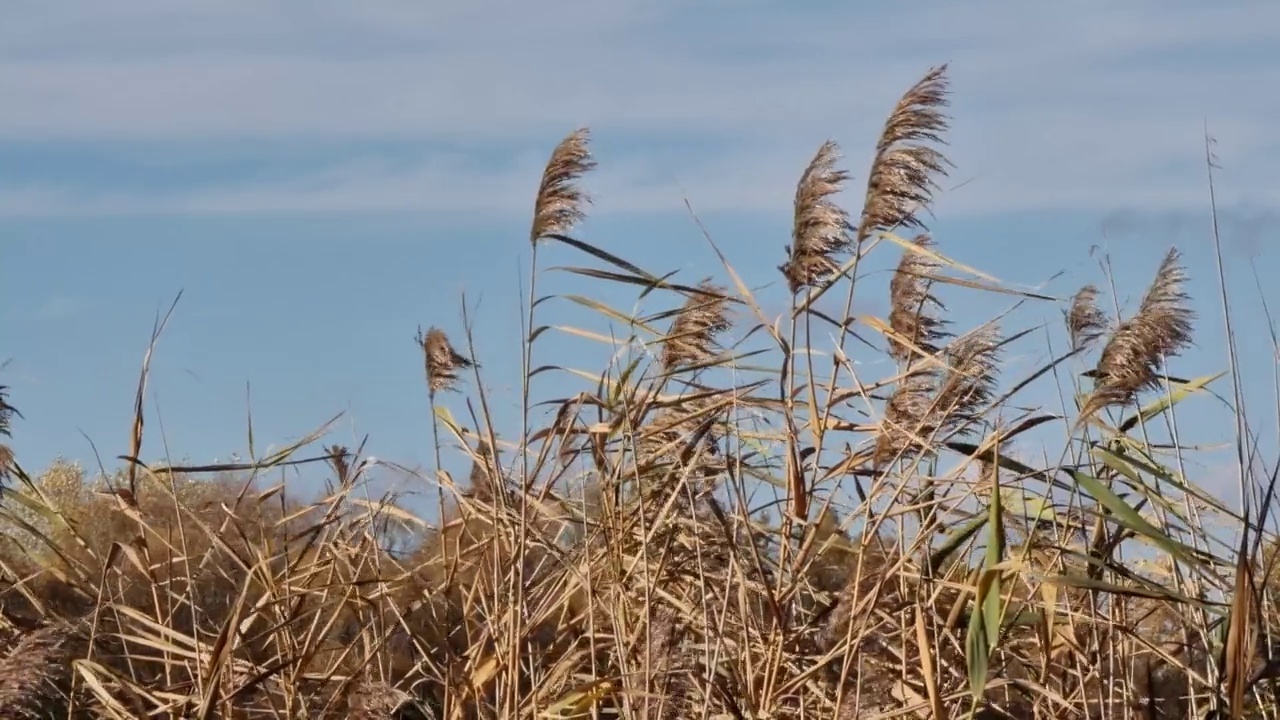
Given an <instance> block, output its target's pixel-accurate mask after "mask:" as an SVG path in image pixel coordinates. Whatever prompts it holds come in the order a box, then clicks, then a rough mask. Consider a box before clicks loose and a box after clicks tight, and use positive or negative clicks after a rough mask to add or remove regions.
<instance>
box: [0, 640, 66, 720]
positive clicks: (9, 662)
mask: <svg viewBox="0 0 1280 720" xmlns="http://www.w3.org/2000/svg"><path fill="white" fill-rule="evenodd" d="M66 639H67V634H66V632H65V631H63V630H60V629H57V628H52V627H45V628H41V629H39V630H36V631H35V632H32V633H29V634H27V635H26V636H24V637H22V639H21V640H19V641H18V642H17V643H16V644H14V645H13V647H12V648H10V649H9V651H8V652H7V653H4V654H3V655H0V717H12V718H19V717H31V718H35V717H40V716H41V713H40V712H38V710H39V708H40V706H41V701H42V700H43V699H44V698H45V696H46V694H47V691H48V690H51V689H52V688H50V687H48V685H49V683H50V681H51V680H52V679H53V678H52V677H51V674H50V671H51V670H56V669H57V668H60V667H63V665H64V663H65V662H66V660H65V658H63V657H62V653H61V648H62V646H63V644H64V642H65V641H66Z"/></svg>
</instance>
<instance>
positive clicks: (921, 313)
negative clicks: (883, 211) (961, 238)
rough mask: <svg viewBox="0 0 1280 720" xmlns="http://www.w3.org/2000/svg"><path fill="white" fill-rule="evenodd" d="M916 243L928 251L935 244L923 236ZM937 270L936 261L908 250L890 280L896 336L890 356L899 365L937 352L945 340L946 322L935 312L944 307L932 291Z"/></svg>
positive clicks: (890, 318) (892, 324)
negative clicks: (917, 355) (918, 355)
mask: <svg viewBox="0 0 1280 720" xmlns="http://www.w3.org/2000/svg"><path fill="white" fill-rule="evenodd" d="M913 243H914V244H915V245H916V246H917V247H920V248H926V249H927V248H928V247H929V246H930V245H932V244H933V241H932V240H931V239H930V238H929V236H928V235H920V236H918V237H916V239H915V240H914V241H913ZM937 269H938V263H937V261H936V260H934V259H933V258H931V257H929V256H928V255H926V254H924V253H922V252H913V251H910V250H906V251H904V252H903V253H902V259H901V260H899V261H898V268H897V270H896V271H894V273H893V279H892V280H890V281H889V306H890V308H889V327H890V328H892V329H893V331H894V335H895V337H890V338H889V355H890V356H891V357H892V358H893V359H895V360H897V361H899V362H905V361H907V360H909V359H911V358H912V357H913V356H914V355H916V354H918V353H919V352H924V353H928V354H933V353H934V352H936V351H937V349H938V348H937V343H938V341H939V340H941V339H942V338H943V337H945V332H944V331H943V327H944V325H945V323H944V322H943V321H942V320H940V319H939V318H938V317H937V315H936V311H938V310H942V309H944V308H943V306H942V303H941V302H939V301H938V299H937V298H936V297H934V295H933V294H932V293H931V292H930V289H931V286H932V284H933V282H932V279H931V278H932V276H933V274H934V272H935V271H936V270H937ZM897 338H901V340H899V339H897ZM906 343H910V345H908V344H906ZM912 345H914V348H913V347H912Z"/></svg>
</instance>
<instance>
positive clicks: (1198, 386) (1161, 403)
mask: <svg viewBox="0 0 1280 720" xmlns="http://www.w3.org/2000/svg"><path fill="white" fill-rule="evenodd" d="M1226 374H1227V373H1226V371H1225V370H1224V371H1222V372H1220V373H1218V374H1217V375H1206V376H1204V377H1199V378H1195V379H1193V380H1188V381H1187V382H1185V383H1175V384H1177V385H1178V388H1177V389H1175V390H1172V391H1170V392H1168V393H1166V394H1164V395H1161V396H1160V397H1159V398H1157V399H1155V400H1154V401H1152V402H1151V403H1150V404H1148V405H1144V406H1143V407H1141V408H1139V409H1138V414H1137V415H1134V416H1133V417H1131V418H1128V419H1127V420H1125V421H1124V422H1122V423H1120V432H1128V431H1129V430H1132V429H1133V427H1134V426H1135V425H1137V424H1138V422H1139V421H1142V422H1146V421H1148V420H1150V419H1151V418H1153V417H1155V416H1157V415H1159V414H1160V413H1162V412H1164V411H1165V410H1168V409H1169V408H1171V407H1173V406H1174V405H1177V404H1178V403H1180V402H1182V401H1183V400H1186V399H1187V398H1188V397H1190V396H1191V395H1193V394H1195V393H1197V392H1199V391H1201V390H1203V389H1204V388H1205V386H1207V385H1208V384H1209V383H1211V382H1213V381H1214V380H1217V379H1218V378H1220V377H1222V376H1224V375H1226Z"/></svg>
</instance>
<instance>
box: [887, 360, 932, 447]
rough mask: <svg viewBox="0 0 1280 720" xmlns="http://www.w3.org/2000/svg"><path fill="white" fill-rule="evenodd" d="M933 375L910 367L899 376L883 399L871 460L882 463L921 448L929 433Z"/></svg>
mask: <svg viewBox="0 0 1280 720" xmlns="http://www.w3.org/2000/svg"><path fill="white" fill-rule="evenodd" d="M935 382H936V377H935V376H934V373H932V372H930V371H925V370H917V371H912V372H911V373H909V374H908V375H906V376H905V377H903V378H902V379H901V380H899V381H898V384H897V386H896V387H895V388H894V390H893V394H892V395H890V396H889V400H888V401H887V402H886V403H885V407H884V417H883V418H881V420H880V427H879V431H878V433H877V435H876V444H875V449H874V451H873V453H872V463H873V464H874V465H876V466H882V465H884V464H885V463H888V462H892V461H893V460H895V459H897V458H899V457H902V458H906V457H909V456H911V455H913V454H915V453H917V452H919V451H921V450H923V449H924V448H923V447H922V445H921V442H922V441H927V440H928V438H929V436H931V435H932V434H933V430H934V425H935V424H936V423H934V422H933V418H932V415H933V391H934V387H935Z"/></svg>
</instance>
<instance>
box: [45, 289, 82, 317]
mask: <svg viewBox="0 0 1280 720" xmlns="http://www.w3.org/2000/svg"><path fill="white" fill-rule="evenodd" d="M79 309H80V301H79V300H77V299H76V298H73V297H70V296H67V295H55V296H53V297H51V298H49V299H48V300H46V301H44V303H43V304H41V305H40V306H39V307H38V308H36V313H35V315H36V317H37V318H39V319H41V320H59V319H61V318H65V317H69V316H71V315H74V314H75V313H76V312H77V311H78V310H79Z"/></svg>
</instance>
